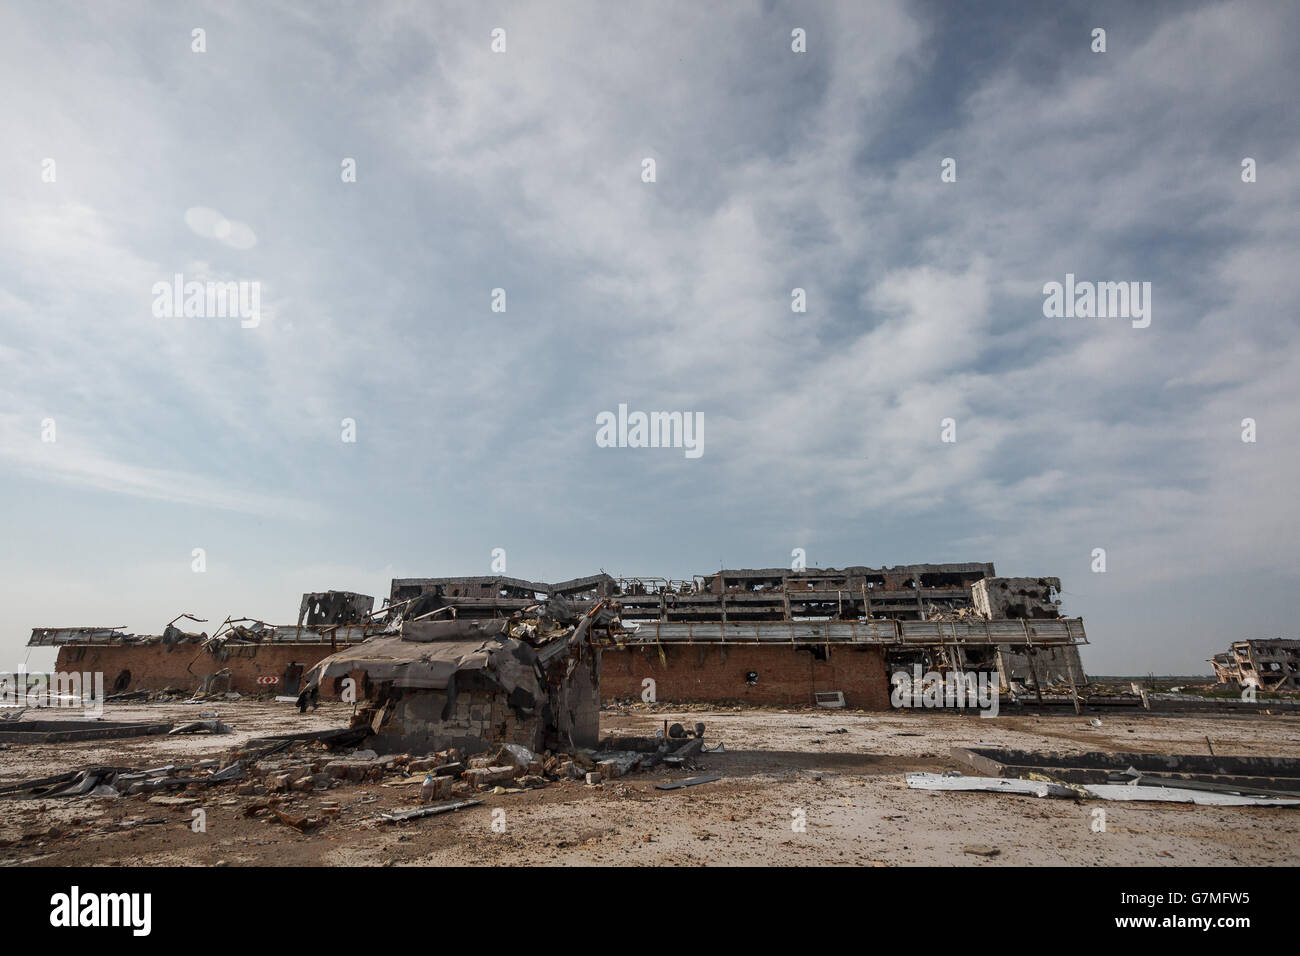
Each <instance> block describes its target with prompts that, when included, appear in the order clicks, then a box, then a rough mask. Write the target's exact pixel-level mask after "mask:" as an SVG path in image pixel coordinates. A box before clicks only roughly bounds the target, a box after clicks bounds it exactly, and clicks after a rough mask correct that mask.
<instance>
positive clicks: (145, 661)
mask: <svg viewBox="0 0 1300 956" xmlns="http://www.w3.org/2000/svg"><path fill="white" fill-rule="evenodd" d="M227 650H228V651H229V656H228V657H227V658H226V659H225V660H224V661H223V660H219V659H218V658H216V657H213V656H212V655H211V654H209V653H208V652H207V651H205V650H203V649H202V648H201V647H200V646H199V645H197V644H178V645H176V646H174V647H173V648H172V649H171V650H170V651H168V650H167V649H166V648H165V647H163V646H162V645H161V644H149V645H144V646H140V647H130V646H122V645H103V646H98V647H97V646H93V645H86V646H81V647H68V646H64V647H60V648H59V656H58V658H57V660H56V662H55V665H54V669H55V670H57V671H91V672H92V673H93V672H95V671H102V672H103V674H104V690H105V692H106V693H110V694H111V693H112V692H113V682H114V681H115V680H116V679H117V675H118V674H120V673H121V672H122V671H123V670H129V671H130V672H131V683H130V684H128V685H127V690H163V689H165V688H168V687H175V688H178V689H180V690H183V691H195V690H197V689H198V686H199V682H200V681H201V680H202V679H203V677H204V676H206V675H207V674H211V673H212V672H213V671H218V670H221V669H222V668H223V667H224V668H229V670H230V674H231V683H230V689H231V690H234V691H238V692H239V693H241V694H267V693H276V694H278V693H282V692H283V686H284V685H283V681H281V682H280V683H276V684H259V683H258V682H257V679H258V678H259V677H280V678H283V676H284V669H285V668H286V667H287V666H288V665H289V664H290V663H291V662H297V663H299V664H301V665H303V672H304V673H305V672H306V671H308V670H310V669H311V667H312V665H313V664H315V663H316V662H317V661H319V660H321V659H323V658H325V657H327V656H329V655H330V654H331V653H333V649H332V648H331V647H330V646H329V645H328V644H265V645H260V646H259V645H251V646H245V647H230V648H228V649H227ZM187 667H188V670H187ZM329 690H330V688H326V687H322V688H321V693H322V695H323V694H325V693H326V692H327V691H329Z"/></svg>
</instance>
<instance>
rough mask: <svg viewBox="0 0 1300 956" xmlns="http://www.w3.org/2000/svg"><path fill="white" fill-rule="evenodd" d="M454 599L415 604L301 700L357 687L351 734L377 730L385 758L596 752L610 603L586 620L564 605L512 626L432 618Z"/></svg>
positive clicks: (341, 659) (321, 670)
mask: <svg viewBox="0 0 1300 956" xmlns="http://www.w3.org/2000/svg"><path fill="white" fill-rule="evenodd" d="M450 600H454V599H448V602H446V603H444V602H442V601H441V600H440V599H437V598H435V599H434V600H433V601H432V602H428V601H420V600H416V601H411V602H409V603H407V604H406V605H405V607H406V611H407V616H406V617H404V618H403V617H397V618H396V619H395V621H394V623H393V624H392V625H390V627H389V628H388V629H386V630H385V632H384V633H382V634H380V635H377V636H375V637H372V638H371V639H370V640H368V641H366V642H365V643H363V644H358V645H356V646H354V647H350V648H347V649H345V650H342V651H339V652H338V653H336V654H332V655H330V656H329V657H327V658H325V660H323V661H321V662H320V663H319V664H317V665H316V666H315V667H314V668H312V670H311V672H310V673H309V674H308V675H307V679H306V683H305V686H304V690H303V694H304V695H312V696H313V697H318V696H319V694H320V687H321V685H322V683H325V682H328V683H329V684H330V685H332V686H330V687H329V691H332V692H333V693H334V694H338V693H339V692H340V691H341V690H342V688H341V687H340V686H339V682H340V681H343V680H348V679H350V680H352V681H353V682H354V683H353V686H354V687H358V686H359V687H361V688H362V689H363V690H364V694H365V701H366V703H365V706H363V707H362V708H361V709H360V710H359V711H358V713H357V714H356V715H355V717H354V719H353V725H354V726H365V727H368V728H369V729H370V731H371V733H372V734H374V736H373V737H371V738H370V741H371V746H372V747H374V748H375V749H376V750H377V751H378V752H380V753H396V752H401V751H420V752H428V751H432V750H445V749H448V748H458V749H460V750H464V751H467V752H470V753H475V752H478V751H481V750H484V749H487V748H488V747H489V746H490V745H492V744H496V743H512V744H518V745H521V746H524V747H527V748H529V749H530V750H533V751H542V750H561V749H565V750H571V749H574V748H580V747H594V746H595V744H596V740H597V736H598V734H599V730H600V655H599V653H598V652H597V650H596V649H595V648H594V647H593V646H592V637H593V633H596V632H601V633H604V632H607V631H608V628H609V626H610V623H611V622H613V621H614V620H616V618H615V616H614V613H613V612H612V611H611V610H610V609H609V608H608V607H606V606H605V605H604V603H603V602H602V603H599V604H597V605H596V606H595V607H593V608H591V609H590V610H588V611H586V612H585V613H581V614H579V613H577V612H575V611H574V610H573V609H572V607H571V606H570V605H569V604H568V602H566V601H564V600H563V599H562V598H557V599H556V600H554V601H551V602H548V603H547V604H544V605H536V604H535V605H533V606H531V607H529V608H527V609H521V610H519V611H517V612H516V613H514V614H513V615H511V616H510V617H509V618H501V617H498V618H488V619H474V618H466V619H463V620H462V619H452V620H445V619H444V620H433V619H432V618H433V617H434V616H435V615H441V616H443V617H444V618H445V617H450V616H451V615H452V614H453V613H454V605H453V604H451V603H449V601H450ZM429 603H434V604H437V605H438V606H436V607H428V605H429ZM411 610H416V611H418V612H419V613H418V614H417V615H415V616H411V614H410V612H411ZM444 612H446V613H444Z"/></svg>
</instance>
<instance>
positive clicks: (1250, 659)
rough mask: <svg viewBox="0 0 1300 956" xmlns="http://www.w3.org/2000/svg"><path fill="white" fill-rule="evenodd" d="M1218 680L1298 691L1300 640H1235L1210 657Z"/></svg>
mask: <svg viewBox="0 0 1300 956" xmlns="http://www.w3.org/2000/svg"><path fill="white" fill-rule="evenodd" d="M1210 664H1211V665H1212V666H1213V667H1214V677H1215V679H1216V680H1217V681H1218V682H1219V683H1220V684H1229V685H1231V686H1233V687H1240V688H1247V687H1254V688H1256V689H1257V690H1263V691H1300V641H1293V640H1280V639H1279V640H1264V641H1234V642H1233V644H1232V645H1231V646H1230V647H1229V648H1228V650H1227V651H1225V652H1224V653H1222V654H1215V655H1214V656H1213V657H1212V658H1210Z"/></svg>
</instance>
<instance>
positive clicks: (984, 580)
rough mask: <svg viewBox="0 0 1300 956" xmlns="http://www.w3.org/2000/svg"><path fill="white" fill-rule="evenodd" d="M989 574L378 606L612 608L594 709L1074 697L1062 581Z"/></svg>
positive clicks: (466, 586)
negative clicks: (615, 616) (972, 679)
mask: <svg viewBox="0 0 1300 956" xmlns="http://www.w3.org/2000/svg"><path fill="white" fill-rule="evenodd" d="M994 575H995V572H994V568H993V565H992V564H991V563H966V564H925V565H902V566H899V567H893V568H867V567H860V566H855V567H849V568H845V569H843V570H836V569H833V568H828V569H821V568H808V569H804V570H791V569H789V568H762V569H743V570H722V571H719V572H717V573H715V574H710V575H700V576H696V577H694V578H692V579H691V580H684V579H683V580H674V579H668V578H619V579H615V578H613V577H611V576H609V575H595V576H592V577H587V578H580V579H575V580H573V581H566V582H564V583H563V584H560V585H548V584H545V583H541V582H530V581H522V580H519V579H506V578H399V579H395V580H394V581H393V589H392V596H391V598H390V601H392V602H397V601H409V600H415V599H418V598H420V597H421V596H424V595H439V596H440V597H441V598H442V599H447V600H450V601H452V602H453V603H455V605H456V608H457V614H458V615H459V616H462V617H464V616H467V615H472V616H487V617H491V616H495V615H499V614H509V613H513V612H514V611H516V610H518V609H519V608H520V607H522V606H524V605H525V604H527V603H528V602H530V601H533V600H536V596H537V595H541V594H547V593H555V592H560V593H564V594H565V595H567V596H569V597H571V598H572V599H574V600H575V601H579V602H581V601H584V600H585V601H595V600H601V599H607V600H610V601H612V602H616V604H617V606H618V609H619V624H620V627H619V628H615V629H611V631H610V639H609V642H608V643H607V644H605V646H603V647H602V650H601V656H602V661H603V663H602V671H601V674H602V677H601V681H602V683H601V696H602V698H604V699H606V700H610V699H617V698H630V699H656V700H664V701H678V702H680V701H744V702H749V703H759V704H779V705H783V706H809V705H812V704H815V703H819V702H820V703H830V702H835V703H838V704H839V706H846V707H854V708H862V709H868V710H887V709H889V708H890V702H889V696H890V684H889V674H890V673H892V672H893V671H895V670H898V669H910V668H912V667H913V666H914V665H917V664H920V665H922V666H923V668H924V669H925V670H927V671H930V670H935V671H939V672H945V671H950V670H986V671H988V672H990V673H996V674H997V675H998V682H999V685H1000V686H1001V688H1002V689H1003V690H1004V691H1006V690H1013V689H1014V687H1015V686H1017V685H1022V689H1024V688H1034V689H1035V690H1036V691H1038V692H1041V689H1042V688H1044V687H1046V686H1047V685H1049V684H1059V685H1062V686H1069V685H1071V684H1073V685H1074V686H1076V687H1079V686H1084V685H1085V684H1086V683H1087V678H1086V676H1085V674H1084V671H1083V666H1082V663H1081V661H1080V659H1079V652H1078V647H1079V645H1081V644H1085V643H1087V637H1086V634H1085V632H1084V628H1083V622H1082V620H1080V619H1078V618H1073V619H1071V618H1064V617H1062V616H1061V614H1060V602H1059V601H1058V600H1057V599H1056V594H1057V593H1058V592H1059V590H1060V581H1059V580H1058V579H1056V578H997V577H995V576H994ZM977 589H978V590H979V592H980V596H979V598H977V596H976V590H977ZM977 601H979V602H982V605H983V606H982V607H980V606H977Z"/></svg>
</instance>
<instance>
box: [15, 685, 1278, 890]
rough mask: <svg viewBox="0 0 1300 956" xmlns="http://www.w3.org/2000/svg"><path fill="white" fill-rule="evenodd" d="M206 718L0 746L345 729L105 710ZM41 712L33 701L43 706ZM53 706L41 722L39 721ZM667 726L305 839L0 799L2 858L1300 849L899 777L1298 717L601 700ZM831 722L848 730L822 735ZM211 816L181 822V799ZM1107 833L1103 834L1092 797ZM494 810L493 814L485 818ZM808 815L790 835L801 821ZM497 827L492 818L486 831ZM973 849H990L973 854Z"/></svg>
mask: <svg viewBox="0 0 1300 956" xmlns="http://www.w3.org/2000/svg"><path fill="white" fill-rule="evenodd" d="M199 710H203V711H204V712H208V711H212V710H217V711H219V712H220V716H221V720H222V721H224V722H225V723H227V724H229V725H230V726H232V727H233V728H234V729H235V731H236V733H234V734H230V735H222V736H208V735H202V736H190V737H146V738H136V739H128V740H119V741H101V742H93V743H91V742H87V743H79V744H58V745H40V746H33V745H27V744H22V745H19V744H10V745H9V746H8V748H7V749H4V750H0V782H9V781H17V780H21V779H28V778H34V777H39V776H46V775H50V774H54V773H59V772H62V771H66V770H73V769H81V768H83V767H88V766H94V765H104V766H119V767H121V766H130V767H134V768H136V769H147V768H150V767H157V766H160V765H164V764H168V763H188V762H193V761H195V760H199V759H205V758H215V757H219V756H220V755H222V754H223V753H225V752H226V751H228V750H230V749H231V748H233V747H235V746H237V745H239V744H240V743H241V742H243V741H244V740H247V739H249V738H250V737H255V736H264V735H268V734H273V733H284V732H286V731H288V730H295V729H313V730H319V729H327V728H330V727H342V726H345V725H346V722H347V712H348V709H347V708H346V707H345V706H344V705H341V704H325V705H323V706H322V707H321V709H320V710H319V711H317V712H316V713H315V714H307V715H299V714H298V712H297V710H296V709H295V708H294V707H293V705H292V704H283V703H272V702H269V701H253V700H240V701H230V702H221V703H219V704H214V703H211V702H209V703H205V704H204V705H202V706H201V707H196V706H194V705H187V704H180V703H173V704H157V703H151V704H123V705H116V706H114V705H110V706H109V708H107V709H106V711H105V714H104V718H105V719H106V720H145V719H154V718H161V719H169V720H174V721H177V722H181V721H186V720H193V719H197V717H198V711H199ZM42 716H45V715H42ZM51 716H53V715H51ZM664 719H669V720H681V721H682V722H683V723H685V724H686V725H687V726H690V725H692V724H694V723H695V722H696V721H703V722H704V723H705V724H706V726H707V730H706V733H705V743H706V745H710V746H711V745H714V744H717V743H719V742H721V743H723V744H724V745H725V747H726V753H723V754H705V755H703V756H702V757H700V758H699V760H698V762H697V764H696V767H695V768H694V769H685V770H683V769H676V770H669V769H666V768H664V767H659V768H655V769H654V770H650V771H647V772H638V773H633V774H631V775H629V776H626V777H623V778H619V779H617V780H613V781H609V782H607V783H605V784H604V785H601V786H597V787H591V786H588V785H586V784H585V783H582V782H568V781H566V782H559V783H551V784H550V785H549V786H547V787H546V788H544V789H540V790H530V791H526V792H521V793H503V794H492V793H486V794H482V795H480V796H481V799H482V800H483V803H482V804H481V805H479V806H475V807H470V808H467V809H463V810H459V811H456V812H454V813H447V814H443V815H441V816H435V817H427V818H424V819H420V820H415V821H411V822H408V823H402V824H391V823H381V822H376V816H377V814H378V813H379V812H380V811H381V810H383V811H387V810H397V809H410V808H412V807H415V806H417V805H418V804H417V803H416V802H415V801H416V791H417V790H418V785H417V786H382V785H380V784H378V783H368V784H356V785H346V786H340V787H337V788H335V789H331V790H328V791H323V792H312V793H303V794H291V795H286V796H285V798H284V803H283V804H282V805H281V808H282V809H285V810H286V812H289V813H291V814H294V815H310V814H314V813H315V812H316V811H317V810H318V809H319V808H320V806H321V804H322V803H337V804H338V805H339V806H340V812H339V814H338V816H337V817H336V818H334V819H332V820H330V821H329V822H328V823H326V824H325V826H323V827H322V828H321V829H319V830H317V831H315V832H313V833H311V834H308V835H303V834H301V833H299V832H298V831H296V830H294V829H292V828H291V827H289V826H286V825H285V824H283V823H281V822H279V821H277V820H272V821H268V820H266V819H265V817H264V816H263V817H262V818H248V817H245V816H243V815H242V810H243V808H244V807H245V806H246V805H248V804H249V803H251V802H253V801H254V800H257V799H258V798H257V797H253V796H240V795H237V794H236V793H235V790H234V786H233V785H230V784H227V785H222V786H217V787H212V788H210V789H208V790H205V791H202V792H198V793H192V794H190V793H185V794H182V797H184V798H192V799H193V802H192V803H183V804H179V805H169V804H166V803H155V802H151V801H150V798H149V797H147V796H143V795H141V796H134V797H117V798H111V797H110V798H105V797H77V798H47V799H39V798H38V799H31V800H24V799H13V798H0V843H4V842H5V841H17V842H15V843H14V844H13V845H9V846H0V865H4V866H61V865H107V866H149V865H159V864H164V865H165V864H173V865H199V866H213V865H229V866H241V865H324V866H340V865H342V866H363V865H365V866H368V865H397V866H405V865H413V866H429V865H457V864H459V865H479V864H483V865H498V866H520V865H672V866H682V865H762V866H773V865H778V866H780V865H872V866H909V865H956V866H1005V865H1023V864H1032V865H1044V864H1045V865H1064V866H1129V865H1139V864H1154V865H1192V864H1194V865H1211V866H1215V865H1221V866H1230V865H1242V864H1244V865H1276V866H1282V865H1287V866H1294V865H1296V864H1298V863H1300V810H1291V809H1269V808H1255V807H1195V806H1190V805H1181V804H1144V803H1113V802H1105V803H1103V802H1100V801H1090V802H1083V803H1075V802H1073V801H1070V800H1053V799H1038V798H1034V797H1027V796H1013V795H1007V794H992V793H944V792H938V793H936V792H926V791H915V790H908V789H907V786H906V783H905V782H904V776H903V775H904V773H905V772H907V771H913V770H926V771H933V772H939V771H943V770H950V769H951V770H963V771H964V772H966V773H968V774H969V773H973V771H972V770H971V769H970V768H969V767H965V766H963V765H962V764H960V763H958V762H956V761H954V760H953V759H952V758H951V757H950V756H949V754H948V751H949V748H950V747H952V746H959V745H975V744H980V743H983V744H988V745H995V746H1004V747H1015V748H1023V749H1040V750H1041V749H1051V750H1074V751H1084V750H1114V751H1134V750H1142V751H1160V752H1166V753H1198V754H1203V753H1206V752H1207V750H1206V739H1205V738H1206V737H1207V736H1208V737H1209V738H1210V740H1211V742H1212V743H1213V746H1214V750H1215V752H1216V753H1218V754H1232V755H1261V756H1264V755H1272V756H1287V757H1300V718H1296V717H1277V716H1274V717H1270V716H1266V715H1259V716H1250V717H1236V716H1145V715H1144V716H1138V715H1130V714H1127V713H1126V714H1124V715H1123V716H1108V715H1105V714H1103V715H1101V718H1100V719H1101V720H1102V726H1101V727H1097V728H1094V727H1092V726H1090V725H1089V723H1088V720H1089V717H1087V716H1085V717H1077V716H1075V715H1073V714H1071V715H1068V716H1044V717H1035V716H1002V717H998V718H996V719H981V718H978V717H975V716H967V715H956V714H937V713H934V712H911V713H897V714H877V713H859V712H844V711H840V712H834V711H783V710H756V709H745V710H740V709H731V708H725V707H724V708H720V709H707V708H697V709H689V710H686V709H683V710H676V711H674V710H672V709H669V708H667V707H665V706H663V705H659V707H658V708H657V709H653V710H652V709H649V708H644V707H630V708H628V707H621V708H614V709H610V710H607V711H605V712H604V713H603V714H602V720H601V729H602V732H603V733H623V734H650V733H653V731H654V730H655V728H658V727H661V726H662V724H663V721H664ZM840 729H843V730H844V731H847V732H846V733H833V731H837V730H840ZM700 773H717V774H721V775H722V778H723V779H721V780H719V781H716V782H713V783H706V784H701V785H699V786H694V787H688V788H682V789H678V790H656V789H655V788H654V785H655V784H656V783H663V782H665V781H667V780H670V779H678V778H684V777H688V776H694V775H698V774H700ZM196 807H201V808H202V809H203V810H204V811H205V814H206V832H198V833H196V832H193V830H192V828H191V822H192V820H193V815H192V810H193V809H194V808H196ZM1099 807H1100V808H1102V809H1104V811H1105V830H1104V832H1098V831H1097V830H1095V829H1094V826H1095V817H1094V815H1093V811H1094V809H1096V808H1099ZM498 810H500V811H504V814H500V813H496V812H495V811H498ZM799 819H803V820H805V821H806V828H805V829H804V830H803V831H802V832H800V831H798V830H796V829H795V826H794V824H796V823H797V821H798V820H799ZM494 824H495V828H494ZM974 845H982V846H984V847H989V848H994V849H996V850H998V851H999V852H998V854H997V855H996V856H992V857H989V856H980V855H975V854H972V853H968V852H966V851H965V849H964V848H966V847H968V846H974Z"/></svg>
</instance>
